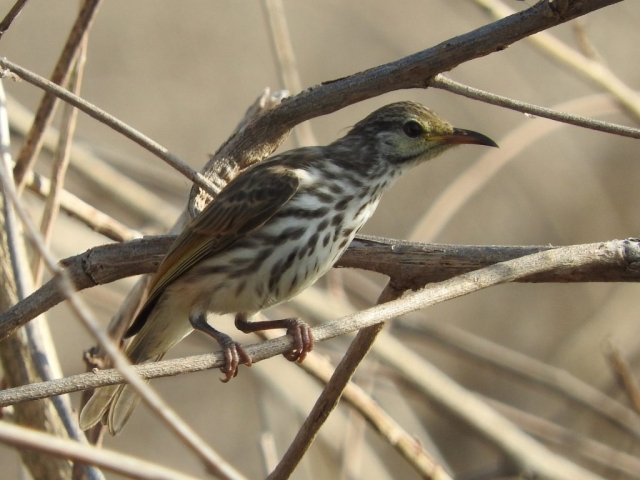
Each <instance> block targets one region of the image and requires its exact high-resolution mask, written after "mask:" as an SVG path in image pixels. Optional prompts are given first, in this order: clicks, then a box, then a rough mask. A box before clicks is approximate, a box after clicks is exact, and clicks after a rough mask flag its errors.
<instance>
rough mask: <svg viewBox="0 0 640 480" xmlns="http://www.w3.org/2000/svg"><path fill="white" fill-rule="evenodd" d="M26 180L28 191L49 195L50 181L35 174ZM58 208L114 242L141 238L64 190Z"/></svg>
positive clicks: (139, 234) (28, 175) (137, 233)
mask: <svg viewBox="0 0 640 480" xmlns="http://www.w3.org/2000/svg"><path fill="white" fill-rule="evenodd" d="M26 178H27V188H28V189H29V190H31V191H32V192H34V193H35V194H37V195H39V196H40V197H42V198H46V197H47V196H48V195H49V192H50V191H51V181H50V180H49V179H48V178H47V177H44V176H42V175H40V174H38V173H36V172H30V173H29V174H27V177H26ZM60 208H61V209H62V210H64V211H65V212H66V213H68V214H69V215H71V216H72V217H75V218H77V219H78V220H79V221H81V222H82V223H84V224H85V225H86V226H88V227H89V228H90V229H91V230H93V231H95V232H97V233H100V234H102V235H104V236H105V237H107V238H109V239H111V240H114V241H116V242H126V241H129V240H135V239H136V238H142V233H140V232H139V231H137V230H134V229H132V228H129V227H128V226H126V225H125V224H123V223H121V222H119V221H118V220H116V219H115V218H113V217H110V216H109V215H107V214H106V213H104V212H101V211H100V210H98V209H97V208H95V207H93V206H92V205H89V204H88V203H86V202H85V201H84V200H82V199H81V198H78V197H76V196H75V195H74V194H72V193H70V192H68V191H66V190H62V191H61V192H60Z"/></svg>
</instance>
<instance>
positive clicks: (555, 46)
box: [475, 0, 640, 121]
mask: <svg viewBox="0 0 640 480" xmlns="http://www.w3.org/2000/svg"><path fill="white" fill-rule="evenodd" d="M475 2H476V3H478V4H479V5H481V6H482V7H483V8H484V9H485V10H487V11H488V12H490V13H491V15H492V16H493V17H494V18H496V19H500V18H505V17H506V18H512V17H511V16H512V15H513V13H514V10H512V9H511V8H509V7H508V6H506V5H505V4H504V3H502V2H500V1H499V0H475ZM540 3H547V2H540ZM548 3H551V2H548ZM570 3H571V4H572V5H573V4H575V3H577V2H575V1H574V2H570ZM571 8H572V6H570V7H569V9H571ZM529 41H530V42H531V43H533V45H535V46H536V47H538V49H540V50H541V51H543V52H544V53H546V54H547V55H548V56H549V58H551V59H552V60H554V61H556V62H558V63H559V64H560V65H562V66H563V67H568V68H570V69H571V70H573V71H574V72H576V73H578V74H579V75H580V76H581V77H582V78H585V79H587V80H589V81H590V82H592V83H593V84H595V85H597V86H598V87H599V88H602V89H603V90H605V91H607V92H609V93H611V94H612V95H613V96H614V97H615V98H616V100H618V102H619V103H620V105H622V107H623V108H624V109H625V110H626V111H627V112H628V113H629V114H630V115H632V116H633V117H634V118H635V119H636V120H638V121H640V94H638V93H636V92H635V91H634V90H633V89H632V88H631V87H629V86H628V85H627V84H625V83H624V82H623V81H622V80H621V79H620V78H619V77H618V76H617V75H616V74H615V73H614V72H612V71H611V70H610V69H609V68H608V67H607V66H606V65H604V64H602V63H601V62H600V61H598V60H594V59H591V58H589V57H586V56H584V55H582V54H581V53H580V52H578V51H576V50H574V49H573V48H570V47H569V46H567V45H566V44H564V43H563V42H561V41H560V40H558V39H557V38H556V37H554V36H553V35H551V34H550V33H548V32H542V33H540V34H539V35H535V36H532V37H530V38H529Z"/></svg>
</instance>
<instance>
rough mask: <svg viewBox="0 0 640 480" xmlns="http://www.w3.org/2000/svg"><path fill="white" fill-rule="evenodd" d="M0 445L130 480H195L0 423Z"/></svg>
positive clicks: (130, 458)
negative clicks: (11, 446) (116, 474)
mask: <svg viewBox="0 0 640 480" xmlns="http://www.w3.org/2000/svg"><path fill="white" fill-rule="evenodd" d="M0 442H2V443H5V444H7V445H13V446H15V447H17V448H20V449H28V450H35V451H37V452H41V453H46V454H49V455H54V456H56V457H60V458H62V459H71V460H75V461H77V462H82V463H87V464H90V465H96V466H98V467H102V468H104V469H106V470H109V471H112V472H114V473H119V474H121V475H125V476H127V477H131V478H139V479H143V480H155V479H158V480H159V479H166V480H173V479H176V480H179V479H184V480H193V479H195V477H191V476H189V475H185V474H184V473H182V472H179V471H177V470H172V469H169V468H167V467H163V466H160V465H158V464H156V463H151V462H147V461H145V460H141V459H139V458H137V457H133V456H130V455H125V454H122V453H117V452H114V451H112V450H104V449H100V448H96V447H91V446H89V445H83V444H81V443H78V442H73V441H71V440H65V439H62V438H59V437H54V436H52V435H47V434H46V433H42V432H38V431H35V430H33V429H31V428H25V427H19V426H17V425H11V424H10V423H8V422H0Z"/></svg>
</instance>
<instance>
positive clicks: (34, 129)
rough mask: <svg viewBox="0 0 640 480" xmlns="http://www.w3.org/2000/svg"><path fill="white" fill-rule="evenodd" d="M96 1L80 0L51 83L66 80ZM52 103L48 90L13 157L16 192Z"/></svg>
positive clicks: (36, 149) (47, 121)
mask: <svg viewBox="0 0 640 480" xmlns="http://www.w3.org/2000/svg"><path fill="white" fill-rule="evenodd" d="M100 1H101V0H84V2H83V4H82V8H81V9H80V12H79V13H78V16H77V18H76V21H75V23H74V24H73V27H71V32H70V33H69V37H68V38H67V42H66V44H65V46H64V48H63V49H62V52H61V53H60V57H59V58H58V61H57V63H56V66H55V68H54V70H53V74H52V75H51V82H50V83H51V84H53V85H55V84H57V85H64V84H66V83H67V81H68V79H69V76H70V74H71V67H72V66H73V63H74V61H75V59H76V58H77V56H78V51H79V50H80V45H81V43H82V39H83V38H84V36H85V34H86V33H87V32H88V31H89V29H90V28H91V25H92V23H93V20H94V18H95V15H96V12H97V10H98V6H99V5H100ZM3 68H4V67H3ZM56 104H57V99H56V97H55V96H54V95H53V94H52V93H51V92H48V93H45V95H44V96H43V97H42V100H41V101H40V105H39V107H38V112H37V113H36V117H35V119H34V122H33V125H32V126H31V129H30V130H29V133H28V134H27V138H26V139H25V141H24V143H23V145H22V149H21V150H20V153H19V154H18V158H17V159H16V166H15V168H14V176H15V179H16V184H17V186H18V192H22V189H23V188H24V185H25V183H24V178H25V176H26V174H27V172H28V171H30V170H31V169H32V168H33V165H34V163H35V161H36V159H37V157H38V154H39V153H40V148H41V147H42V134H43V132H44V131H45V130H46V129H47V126H49V124H50V123H51V120H52V118H53V113H54V111H55V107H56Z"/></svg>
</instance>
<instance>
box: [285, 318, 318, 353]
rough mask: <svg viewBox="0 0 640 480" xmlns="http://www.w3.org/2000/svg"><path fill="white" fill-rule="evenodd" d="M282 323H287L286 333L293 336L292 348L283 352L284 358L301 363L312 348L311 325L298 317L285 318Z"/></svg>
mask: <svg viewBox="0 0 640 480" xmlns="http://www.w3.org/2000/svg"><path fill="white" fill-rule="evenodd" d="M282 322H283V323H287V324H288V325H287V335H291V337H293V349H291V351H289V352H286V353H283V354H282V355H283V356H284V358H286V359H287V360H289V361H290V362H298V363H302V361H303V360H304V359H305V358H306V357H307V353H309V352H310V351H311V350H312V349H313V334H312V333H311V327H310V326H309V325H308V324H307V323H306V322H304V321H302V320H301V319H299V318H285V319H283V320H282Z"/></svg>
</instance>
